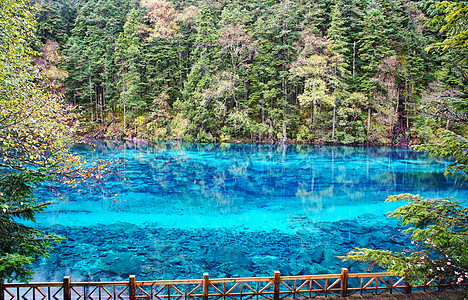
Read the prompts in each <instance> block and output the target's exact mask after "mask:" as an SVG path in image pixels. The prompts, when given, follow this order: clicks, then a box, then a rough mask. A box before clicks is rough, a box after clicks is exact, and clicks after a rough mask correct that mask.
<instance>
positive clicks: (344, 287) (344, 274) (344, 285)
mask: <svg viewBox="0 0 468 300" xmlns="http://www.w3.org/2000/svg"><path fill="white" fill-rule="evenodd" d="M340 294H341V297H346V296H348V269H346V268H343V269H341V291H340Z"/></svg>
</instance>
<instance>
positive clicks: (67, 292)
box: [63, 276, 71, 300]
mask: <svg viewBox="0 0 468 300" xmlns="http://www.w3.org/2000/svg"><path fill="white" fill-rule="evenodd" d="M63 300H71V277H70V276H65V277H63Z"/></svg>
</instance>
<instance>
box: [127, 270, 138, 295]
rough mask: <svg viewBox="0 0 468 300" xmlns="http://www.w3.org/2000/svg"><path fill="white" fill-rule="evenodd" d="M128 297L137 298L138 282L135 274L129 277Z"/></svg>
mask: <svg viewBox="0 0 468 300" xmlns="http://www.w3.org/2000/svg"><path fill="white" fill-rule="evenodd" d="M128 283H129V284H128V297H129V299H130V300H135V299H136V297H135V296H136V284H135V275H130V276H129V277H128Z"/></svg>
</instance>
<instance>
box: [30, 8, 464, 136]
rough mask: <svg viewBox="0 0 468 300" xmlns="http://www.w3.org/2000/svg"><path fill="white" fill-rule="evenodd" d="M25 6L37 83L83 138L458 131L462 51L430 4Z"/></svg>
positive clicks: (441, 11) (443, 12)
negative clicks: (30, 15)
mask: <svg viewBox="0 0 468 300" xmlns="http://www.w3.org/2000/svg"><path fill="white" fill-rule="evenodd" d="M36 1H37V2H38V4H39V6H40V11H39V13H38V15H37V19H38V36H39V38H40V40H41V43H42V52H43V53H44V56H43V57H42V58H41V61H42V62H43V63H45V64H46V66H47V68H49V71H50V72H52V73H53V74H54V75H55V76H53V77H54V78H55V80H56V81H55V83H54V84H52V85H51V86H52V88H54V89H55V91H56V92H57V93H64V95H65V96H66V99H67V100H68V101H69V102H70V103H72V104H75V105H79V106H80V107H81V109H82V110H83V111H85V112H86V113H85V115H86V118H87V121H88V123H87V128H88V130H89V134H90V135H92V136H95V137H106V138H122V137H135V136H137V137H140V138H145V139H150V140H168V139H180V140H186V141H197V142H234V141H251V142H293V141H298V142H316V143H328V142H332V143H343V144H393V145H408V144H412V143H420V142H428V141H431V140H434V139H435V133H436V131H437V130H438V129H439V128H447V129H450V130H453V131H455V132H457V133H462V134H463V133H465V132H466V125H465V124H464V123H463V122H460V119H456V118H457V116H458V115H459V113H458V112H459V111H460V107H459V106H460V99H462V100H463V99H465V97H466V87H467V86H468V85H467V84H466V83H467V79H468V76H467V66H466V51H462V50H460V49H461V48H463V45H461V44H460V43H458V44H457V39H456V37H455V38H453V39H452V40H448V39H445V37H446V36H445V35H446V34H450V36H455V35H453V34H452V33H453V32H448V31H450V30H457V29H456V26H448V27H447V22H446V20H445V21H444V18H445V17H446V16H447V11H446V10H447V7H441V6H439V7H438V6H437V5H435V4H434V3H425V2H422V1H407V0H390V1H389V0H385V1H384V0H314V1H311V0H308V1H306V0H289V1H277V0H255V1H251V0H245V1H214V0H192V1H189V0H187V1H183V0H173V1H170V0H142V1H137V0H36ZM459 5H461V8H462V9H463V8H466V6H464V4H462V3H461V4H460V3H459ZM451 20H452V21H454V22H456V17H455V18H451ZM459 32H460V34H462V35H463V34H464V33H463V32H464V31H463V28H462V30H459ZM465 34H466V32H465ZM447 48H451V49H452V50H451V51H446V50H447ZM59 83H62V84H61V85H60V84H59ZM463 101H465V100H463ZM463 101H462V102H463ZM463 103H466V101H465V102H463ZM465 119H466V118H465Z"/></svg>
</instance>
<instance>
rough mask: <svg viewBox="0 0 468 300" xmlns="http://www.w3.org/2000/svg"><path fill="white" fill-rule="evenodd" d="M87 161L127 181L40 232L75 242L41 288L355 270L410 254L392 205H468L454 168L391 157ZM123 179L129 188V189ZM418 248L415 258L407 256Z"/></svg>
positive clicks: (41, 265)
mask: <svg viewBox="0 0 468 300" xmlns="http://www.w3.org/2000/svg"><path fill="white" fill-rule="evenodd" d="M76 151H77V152H78V153H80V155H83V156H85V157H87V159H89V160H94V159H111V158H117V159H119V160H121V161H122V162H123V164H122V171H121V173H122V177H114V178H113V179H110V180H109V181H108V182H107V183H106V188H107V189H108V191H109V192H111V193H112V194H116V195H117V198H118V201H117V203H113V202H112V199H111V198H109V197H104V196H103V194H104V193H103V192H101V191H99V190H96V189H83V188H81V190H80V192H78V191H76V190H70V189H63V190H62V191H61V194H62V198H60V199H57V198H56V197H54V196H51V193H50V192H49V191H48V190H46V189H39V190H38V192H37V196H38V198H40V199H41V200H52V201H54V204H52V205H51V206H50V207H49V208H48V210H47V211H46V212H45V213H43V214H40V215H39V216H38V220H37V221H38V224H37V226H38V227H40V228H42V229H45V230H48V231H54V232H57V233H59V234H61V235H63V236H66V237H68V241H66V242H64V243H62V244H61V245H60V246H58V247H57V248H56V249H55V250H54V251H53V252H52V253H51V256H50V258H49V259H44V260H41V261H39V262H38V263H36V264H35V265H34V270H35V271H36V276H35V280H36V281H41V280H59V281H60V280H61V279H62V277H63V276H66V275H71V276H72V279H73V280H93V281H106V280H122V279H125V278H128V275H130V274H133V275H136V276H137V280H142V279H175V278H180V279H181V278H201V277H202V274H203V273H204V272H208V273H210V277H212V278H215V277H238V276H270V275H272V274H273V272H274V271H275V270H280V271H281V273H282V274H285V275H298V274H318V273H335V272H339V269H340V268H342V267H347V268H349V269H350V272H356V271H362V270H364V269H365V268H366V266H365V265H361V264H358V263H354V262H341V261H340V260H339V259H338V258H337V257H336V256H339V255H344V254H345V253H346V252H347V251H349V250H351V249H353V248H354V247H367V248H370V247H372V248H377V249H389V250H395V251H403V250H405V245H406V244H408V243H407V242H408V238H407V237H405V236H403V235H401V234H400V233H399V229H401V228H400V227H399V224H398V222H397V221H395V220H392V219H388V218H387V217H386V216H385V213H387V212H388V211H391V210H393V209H394V208H396V207H397V206H398V205H401V204H402V203H385V202H384V201H385V199H386V198H387V197H388V196H389V195H393V194H399V193H415V194H420V195H422V196H423V197H428V198H433V197H455V198H457V199H459V200H461V201H466V199H468V186H467V184H466V183H465V181H464V179H463V178H462V177H461V176H448V177H444V175H443V173H444V170H445V166H446V164H447V163H445V162H442V161H440V160H438V159H436V158H432V157H427V156H426V155H424V154H422V153H417V152H414V151H411V150H406V149H390V148H382V147H380V148H379V147H373V148H365V147H337V146H282V145H280V146H278V145H274V146H272V145H223V144H221V145H212V144H189V143H161V144H156V145H153V146H137V145H134V144H131V143H127V144H113V143H109V144H107V145H106V144H101V145H98V146H97V147H96V148H95V150H89V149H88V148H87V147H81V148H77V149H76ZM122 178H125V180H123V179H122ZM407 250H408V249H407Z"/></svg>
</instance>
